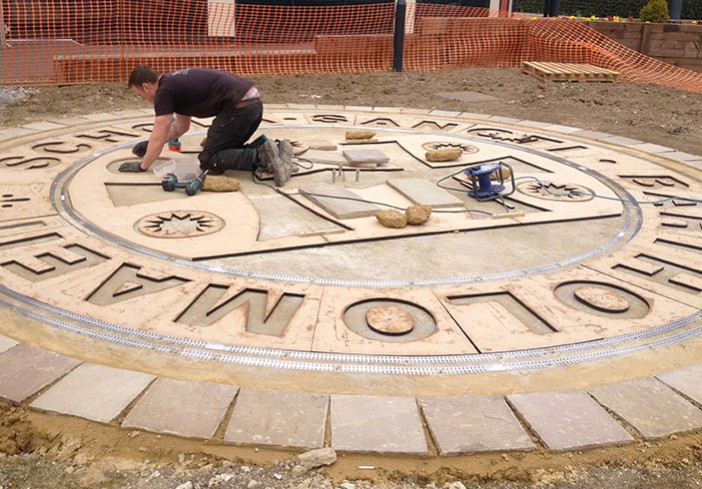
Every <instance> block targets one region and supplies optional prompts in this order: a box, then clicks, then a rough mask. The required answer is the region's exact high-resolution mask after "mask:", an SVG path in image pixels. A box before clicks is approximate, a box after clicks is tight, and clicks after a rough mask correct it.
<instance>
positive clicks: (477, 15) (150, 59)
mask: <svg viewBox="0 0 702 489" xmlns="http://www.w3.org/2000/svg"><path fill="white" fill-rule="evenodd" d="M0 1H1V3H0V6H1V10H2V11H1V12H0V14H2V17H1V19H2V23H1V24H0V82H1V83H2V84H3V85H39V84H69V83H90V82H101V81H123V80H126V78H127V76H128V74H129V72H130V71H131V69H132V68H133V67H134V66H136V65H139V64H150V65H152V66H154V67H155V68H156V69H158V70H161V71H170V70H176V69H180V68H183V67H186V66H207V67H212V68H217V69H224V70H229V71H232V72H236V73H239V74H242V75H253V74H298V73H361V72H372V71H391V70H393V68H397V63H398V59H399V60H401V65H402V69H403V70H406V71H436V70H447V69H453V68H463V67H471V66H491V67H520V66H521V64H522V62H524V61H551V62H564V63H588V64H591V65H594V66H598V67H601V68H606V69H611V70H615V71H618V72H620V73H621V76H622V78H623V79H625V80H628V81H634V82H650V83H656V84H660V85H666V86H670V87H675V88H680V89H684V90H689V91H694V92H701V93H702V74H701V73H697V72H694V71H690V70H685V69H682V68H678V67H675V66H672V65H669V64H666V63H663V62H661V61H658V60H655V59H653V58H650V57H647V56H644V55H642V54H640V53H638V52H636V51H634V50H632V49H629V48H626V47H624V46H622V45H621V44H618V43H617V42H615V41H613V40H611V39H609V38H607V37H606V36H604V35H602V34H600V33H598V32H596V31H594V30H592V29H590V28H589V27H587V26H585V25H584V24H582V23H580V22H577V21H574V20H569V19H553V18H550V19H533V18H527V17H520V16H518V15H513V14H510V13H508V12H497V11H491V10H488V9H483V8H477V7H460V6H454V5H436V4H424V3H419V4H415V3H411V4H409V5H407V8H406V15H405V17H404V19H405V22H404V23H405V26H404V42H403V44H401V45H399V44H397V43H396V40H395V39H394V31H395V19H396V15H395V4H394V3H380V4H364V5H339V6H272V5H251V4H241V3H235V2H234V0H22V1H17V0H0ZM399 47H402V50H401V57H399V58H398V57H397V56H396V53H395V51H396V50H398V49H399Z"/></svg>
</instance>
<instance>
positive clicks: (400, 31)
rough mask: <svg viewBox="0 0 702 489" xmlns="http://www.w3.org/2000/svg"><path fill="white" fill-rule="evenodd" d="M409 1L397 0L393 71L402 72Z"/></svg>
mask: <svg viewBox="0 0 702 489" xmlns="http://www.w3.org/2000/svg"><path fill="white" fill-rule="evenodd" d="M406 15H407V0H397V3H396V4H395V32H394V33H393V46H392V47H393V57H392V71H402V55H403V53H404V50H405V16H406Z"/></svg>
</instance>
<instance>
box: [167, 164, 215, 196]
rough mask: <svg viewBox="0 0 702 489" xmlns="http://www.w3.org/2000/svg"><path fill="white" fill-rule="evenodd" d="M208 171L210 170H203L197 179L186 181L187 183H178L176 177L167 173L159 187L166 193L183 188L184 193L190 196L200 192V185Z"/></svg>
mask: <svg viewBox="0 0 702 489" xmlns="http://www.w3.org/2000/svg"><path fill="white" fill-rule="evenodd" d="M209 171H210V170H205V171H204V172H202V173H200V175H198V177H197V178H194V179H192V180H188V181H187V182H179V181H178V177H177V176H176V175H175V174H174V173H167V174H166V175H165V176H164V177H163V180H161V187H162V188H163V190H165V191H166V192H173V191H174V190H175V189H177V188H184V189H185V193H186V194H188V195H189V196H192V195H195V194H196V193H198V192H199V191H200V189H201V188H202V183H203V182H204V181H205V178H206V177H207V173H208V172H209Z"/></svg>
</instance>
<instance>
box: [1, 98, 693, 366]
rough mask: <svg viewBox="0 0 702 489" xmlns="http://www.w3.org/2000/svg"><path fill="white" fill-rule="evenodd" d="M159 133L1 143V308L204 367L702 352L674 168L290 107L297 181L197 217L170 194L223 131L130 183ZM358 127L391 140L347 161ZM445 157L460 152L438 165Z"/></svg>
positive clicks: (564, 142) (108, 127)
mask: <svg viewBox="0 0 702 489" xmlns="http://www.w3.org/2000/svg"><path fill="white" fill-rule="evenodd" d="M150 121H151V116H150V115H149V114H148V113H147V112H142V111H136V112H134V113H130V114H122V115H120V116H111V115H109V114H106V115H105V117H104V118H100V117H94V118H86V119H85V120H84V121H82V122H81V123H80V124H76V125H73V124H60V123H47V124H46V126H45V127H41V128H38V129H36V130H34V131H30V132H29V133H27V134H24V135H22V136H19V137H15V138H6V140H5V141H4V142H3V143H2V150H3V151H2V152H3V156H2V157H0V220H1V222H0V283H1V284H2V285H1V287H2V289H1V290H0V292H2V297H3V303H4V304H5V306H7V307H13V308H15V309H16V310H18V311H21V312H23V313H25V314H27V315H30V316H31V317H34V318H37V319H40V320H43V321H46V322H47V324H50V325H51V327H56V328H63V329H67V330H70V331H73V332H78V333H80V334H86V335H89V336H91V337H97V338H100V339H104V340H105V341H110V342H117V343H121V344H124V345H129V346H130V347H131V346H133V347H141V348H150V349H155V350H158V351H166V352H170V353H177V354H182V355H186V356H191V357H194V358H201V359H210V360H212V359H214V360H222V361H227V362H234V363H242V364H247V365H261V366H273V367H283V368H291V369H305V370H324V371H346V372H386V373H393V374H405V373H406V374H412V375H417V374H420V375H430V374H436V373H443V374H462V373H480V372H486V371H495V370H511V369H514V370H518V369H529V368H538V367H542V366H546V365H552V364H560V365H563V364H569V363H577V362H582V361H587V360H589V359H591V358H602V357H603V356H608V355H612V356H614V355H620V354H624V353H629V352H632V351H637V349H644V348H651V347H654V346H656V345H663V344H667V343H670V342H674V341H681V340H683V339H685V338H687V337H690V336H692V335H696V334H698V328H699V326H698V320H699V317H700V312H699V311H700V310H701V306H702V297H701V296H700V292H702V254H701V253H700V250H702V239H700V238H701V235H700V233H701V228H700V220H702V211H700V202H699V200H698V199H700V198H701V197H702V193H701V192H700V182H699V180H698V179H697V178H695V177H693V176H692V173H691V172H689V171H687V170H685V171H681V170H678V169H676V168H680V165H678V166H676V165H675V164H674V162H673V161H672V160H668V159H667V158H666V152H665V151H663V150H661V151H659V152H658V153H657V154H651V153H647V152H646V149H647V145H645V144H644V143H639V142H634V143H633V144H632V143H626V144H627V146H624V145H617V142H616V141H615V140H612V141H609V140H607V139H606V137H602V138H600V139H599V140H593V139H588V138H586V137H582V136H581V135H579V132H580V131H579V130H577V129H576V128H564V127H560V126H546V127H544V126H543V124H541V125H539V126H538V128H536V127H534V128H532V127H530V126H529V125H528V124H520V125H517V124H510V123H505V122H501V121H500V120H499V119H497V118H496V119H495V120H491V119H484V120H473V119H471V118H470V116H469V115H466V116H463V115H462V114H460V113H448V112H438V111H437V112H430V113H428V114H427V113H426V112H425V111H413V110H411V109H403V110H398V111H397V112H384V111H374V110H371V109H367V110H364V109H361V108H357V109H354V110H350V109H349V110H340V109H338V108H331V107H312V106H309V107H308V106H305V107H290V108H284V107H283V108H275V109H270V110H267V111H266V118H265V120H264V123H263V124H262V126H261V132H262V133H265V134H267V135H268V136H269V137H270V138H272V139H282V138H286V139H289V140H291V141H293V143H294V146H295V148H297V150H296V159H295V162H296V164H297V165H298V166H299V171H298V172H297V173H296V174H295V175H294V177H293V178H292V180H291V181H290V182H288V183H287V184H286V185H285V186H284V187H282V188H278V189H276V188H275V187H274V186H273V185H272V180H270V179H268V180H266V179H264V180H258V179H256V178H254V176H253V175H251V174H249V173H232V174H231V175H230V176H233V177H236V178H238V179H239V180H240V183H241V189H240V191H237V192H231V193H216V192H205V191H201V192H199V193H197V194H196V195H194V196H188V195H186V193H185V192H184V191H183V189H175V190H174V191H171V192H164V190H163V189H162V187H161V181H160V177H159V175H158V174H157V173H158V172H159V171H160V172H163V171H166V169H167V168H170V169H172V168H173V167H176V168H177V167H178V165H181V166H183V167H187V166H188V164H190V163H191V162H192V160H194V159H195V158H196V155H197V152H198V149H199V142H200V140H201V139H202V136H203V134H205V132H206V130H207V127H208V124H209V122H210V121H209V120H200V121H197V123H196V124H195V125H194V128H193V130H192V131H191V133H189V134H188V135H186V136H185V137H183V138H182V139H181V141H182V149H183V151H182V153H171V152H169V151H167V150H166V151H164V154H163V155H162V158H161V160H159V162H158V164H157V165H156V169H155V172H157V173H154V171H150V172H147V173H144V174H120V173H119V172H117V171H116V167H117V166H118V164H119V162H123V161H125V160H129V159H130V158H133V157H132V156H131V154H130V150H131V148H132V147H133V146H134V145H135V144H136V143H137V142H139V141H141V140H144V139H146V138H148V135H149V132H150V130H151V124H150ZM352 129H370V130H372V131H374V132H375V135H373V136H372V137H371V138H369V139H367V140H362V141H358V140H347V139H346V132H347V131H349V130H352ZM611 138H613V137H611ZM613 139H614V138H613ZM445 148H463V153H462V154H461V156H460V157H459V158H458V159H455V160H452V161H444V162H430V161H428V160H427V157H426V152H427V151H430V150H433V149H445ZM665 149H666V148H664V150H665ZM669 151H672V150H669ZM189 162H190V163H189ZM169 165H170V166H169ZM481 166H483V167H486V168H489V167H490V166H497V167H503V168H506V167H508V168H509V169H510V172H509V173H510V174H511V176H510V177H509V178H504V179H500V178H499V176H498V177H497V179H496V178H495V175H492V178H485V179H483V180H481V181H480V182H479V183H480V185H481V186H482V185H486V189H487V190H488V192H490V191H493V189H495V190H494V193H493V195H490V196H489V198H485V199H481V198H475V197H473V195H475V190H476V189H475V188H474V187H475V186H476V185H477V184H478V183H476V182H477V181H476V180H474V179H471V178H470V176H469V175H468V174H466V170H468V169H471V168H478V167H481ZM512 177H513V178H514V180H513V181H512ZM493 186H494V187H493ZM483 190H484V189H483ZM414 204H421V205H425V206H429V207H430V208H431V210H432V213H431V216H430V218H429V220H428V221H427V222H426V223H425V224H422V225H408V226H406V227H403V228H390V227H385V226H383V225H382V224H381V223H380V222H379V221H378V220H377V219H376V217H375V216H376V213H377V212H378V211H380V210H386V209H394V210H398V211H399V212H405V210H406V209H407V208H408V207H409V206H411V205H414ZM164 238H168V239H164Z"/></svg>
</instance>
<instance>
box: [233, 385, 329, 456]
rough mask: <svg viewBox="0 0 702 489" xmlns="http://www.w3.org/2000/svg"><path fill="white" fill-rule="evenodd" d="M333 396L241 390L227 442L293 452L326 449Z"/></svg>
mask: <svg viewBox="0 0 702 489" xmlns="http://www.w3.org/2000/svg"><path fill="white" fill-rule="evenodd" d="M328 406H329V396H327V395H322V394H308V393H305V392H288V391H268V390H256V389H241V391H240V392H239V396H238V397H237V399H236V404H235V405H234V411H233V412H232V418H231V420H230V422H229V426H228V427H227V430H226V432H225V433H224V441H225V442H226V443H243V444H252V445H254V444H255V445H271V446H279V447H292V448H320V447H323V446H324V432H325V428H326V424H327V410H328Z"/></svg>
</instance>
